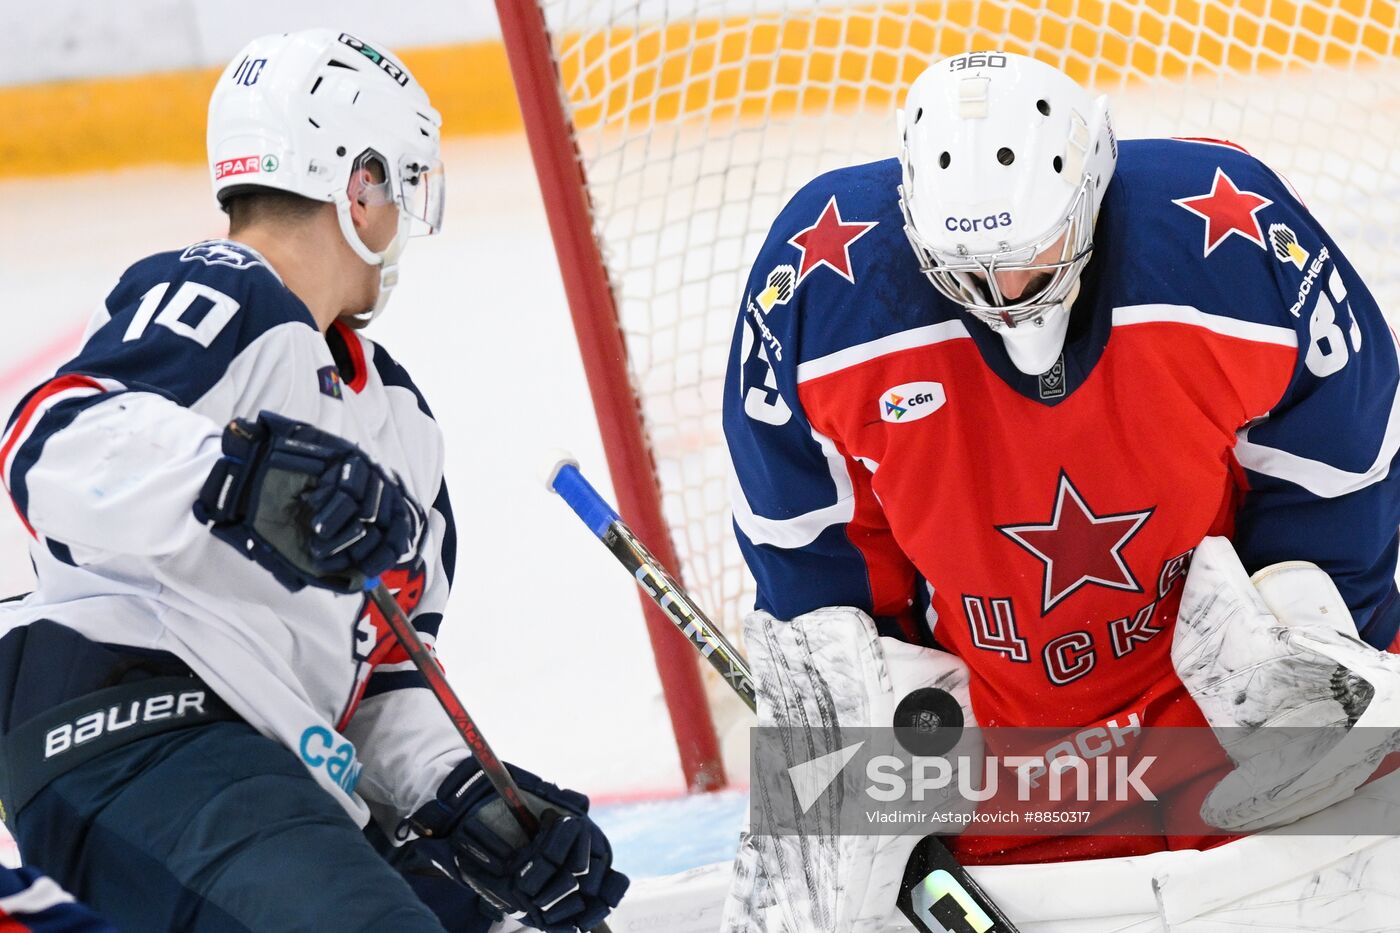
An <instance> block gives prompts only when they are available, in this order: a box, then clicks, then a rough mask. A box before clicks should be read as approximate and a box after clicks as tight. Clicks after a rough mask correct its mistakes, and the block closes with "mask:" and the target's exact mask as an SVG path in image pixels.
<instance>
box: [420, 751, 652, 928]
mask: <svg viewBox="0 0 1400 933" xmlns="http://www.w3.org/2000/svg"><path fill="white" fill-rule="evenodd" d="M506 767H507V768H509V769H510V773H511V775H512V776H513V777H514V778H515V780H516V782H517V783H518V784H519V785H520V791H521V795H522V796H523V797H524V798H525V801H526V803H528V804H529V805H530V808H531V809H532V810H534V811H535V812H536V813H537V814H539V815H540V828H539V832H537V833H536V834H535V837H534V838H533V839H528V838H526V836H525V832H524V830H522V829H521V828H520V824H519V823H518V822H516V819H515V817H514V816H513V815H512V814H511V812H510V810H509V809H508V808H507V806H506V803H505V801H504V800H502V799H501V797H500V796H499V795H498V794H497V793H496V791H495V789H494V788H493V787H492V786H491V782H490V781H488V780H487V779H486V775H485V774H483V773H482V772H481V769H480V768H479V767H478V766H477V763H476V759H474V758H468V759H466V760H465V761H463V762H462V763H461V764H459V765H458V766H457V767H456V768H454V769H453V771H452V773H451V774H449V775H448V776H447V779H446V780H445V781H443V782H442V786H441V787H440V788H439V789H438V793H437V797H436V798H435V799H434V800H432V801H430V802H429V803H427V804H425V805H424V806H422V807H420V808H419V809H418V811H417V812H416V813H414V814H413V815H412V816H411V817H409V818H408V820H407V824H408V827H409V828H411V829H412V830H413V831H414V832H416V833H418V835H420V836H424V837H427V838H436V839H446V840H447V841H448V842H449V843H450V844H451V847H452V854H453V858H454V861H455V862H456V867H457V871H458V873H459V874H460V875H461V879H462V881H464V882H465V883H466V884H468V885H470V886H471V887H472V888H473V889H474V890H475V891H476V892H477V893H478V894H480V895H481V896H482V897H483V898H484V899H485V900H487V901H488V902H489V903H491V904H493V905H495V906H496V907H497V908H498V909H499V910H501V911H502V912H503V913H506V914H509V915H511V916H512V917H514V918H515V919H517V920H519V921H520V922H521V923H524V924H528V925H529V926H532V927H535V928H536V929H540V930H545V931H546V933H573V931H574V930H589V929H592V928H593V927H595V926H597V925H598V924H599V923H601V922H602V921H603V919H604V918H605V917H607V915H608V913H609V912H610V911H611V910H612V909H613V908H614V907H616V906H617V905H618V902H619V901H621V900H622V895H623V894H624V893H625V892H626V891H627V886H628V884H629V883H630V882H629V881H628V880H627V876H626V875H624V874H622V873H621V872H618V871H614V870H613V868H612V847H611V846H609V845H608V839H607V837H606V836H604V835H603V831H602V830H601V829H600V828H599V827H598V824H597V823H594V822H593V820H591V819H590V818H589V816H588V798H587V797H585V796H584V795H583V794H580V793H578V792H576V791H572V790H564V789H562V788H559V787H556V786H555V785H553V784H550V783H548V782H547V781H544V780H541V779H540V778H538V777H536V776H535V775H533V774H531V773H530V772H528V771H526V770H524V769H523V768H517V767H515V766H514V765H507V766H506Z"/></svg>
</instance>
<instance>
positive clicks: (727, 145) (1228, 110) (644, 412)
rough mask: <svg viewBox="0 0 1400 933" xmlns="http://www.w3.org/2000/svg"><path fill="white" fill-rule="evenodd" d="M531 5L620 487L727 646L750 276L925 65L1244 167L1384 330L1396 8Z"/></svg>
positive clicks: (763, 0) (740, 606) (1396, 109)
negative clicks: (1202, 142) (1231, 148)
mask: <svg viewBox="0 0 1400 933" xmlns="http://www.w3.org/2000/svg"><path fill="white" fill-rule="evenodd" d="M526 2H527V3H530V4H534V3H536V2H538V5H539V8H540V10H541V11H542V13H543V17H542V18H543V23H544V26H545V29H546V30H547V34H548V43H549V48H550V50H551V53H552V57H553V69H554V74H553V75H552V76H551V77H550V80H551V82H552V84H553V86H554V88H555V89H556V93H557V94H558V95H559V97H560V99H561V100H562V102H563V105H564V111H565V113H566V116H567V122H568V124H569V125H570V128H571V132H572V137H573V139H572V142H573V145H574V146H575V147H576V149H577V153H578V159H579V162H580V165H581V167H582V175H583V177H584V178H585V179H586V184H587V196H588V200H589V204H590V205H591V211H592V216H591V218H590V220H589V223H590V224H591V230H592V233H593V235H594V236H595V237H596V239H597V242H598V244H599V247H600V252H601V257H602V261H603V263H604V264H605V272H606V281H607V282H608V283H609V284H610V286H611V289H612V293H613V298H614V302H615V305H616V314H617V322H618V324H617V325H615V326H620V328H621V331H622V333H623V336H624V339H625V345H626V363H627V371H628V375H629V378H630V382H631V387H632V391H633V392H634V393H635V396H636V399H637V400H639V405H637V406H636V408H635V410H636V412H637V414H638V415H639V417H640V419H641V425H642V430H643V436H644V437H645V438H646V439H647V440H648V441H649V443H650V448H651V451H652V456H653V459H654V475H649V476H638V475H623V476H617V475H614V477H613V479H614V483H615V485H617V486H618V487H619V488H621V487H623V486H624V485H626V484H636V483H642V482H647V483H650V482H656V483H659V488H660V494H661V495H660V503H661V512H662V518H663V519H664V523H665V525H666V527H667V528H668V529H669V532H670V535H671V538H672V540H673V542H674V545H675V550H676V554H677V556H678V558H679V574H680V576H681V578H682V579H683V580H684V582H685V583H686V584H687V585H688V587H689V588H690V589H691V590H692V592H693V594H694V595H695V597H696V598H697V600H698V601H699V602H700V603H701V604H702V605H704V606H706V607H708V609H709V611H710V613H711V615H713V616H714V617H715V618H716V620H717V621H719V622H720V623H721V624H722V625H723V626H724V627H725V629H726V630H728V631H729V632H731V633H732V634H735V635H737V629H738V625H739V622H740V620H741V619H742V617H743V614H744V612H745V611H746V610H747V609H748V608H749V607H750V606H751V603H752V595H753V593H752V581H751V580H750V578H749V576H748V574H747V572H746V571H745V569H744V565H743V561H742V560H741V558H740V555H739V551H738V547H737V545H736V543H735V541H734V534H733V531H732V530H731V526H730V511H729V487H730V481H729V474H730V469H729V465H728V459H727V455H726V453H725V449H724V441H723V437H722V434H721V430H720V408H721V393H722V388H723V382H724V373H725V364H726V359H727V356H728V353H729V343H730V338H731V335H732V333H733V328H734V322H735V318H736V315H737V313H738V309H739V304H740V300H741V297H742V289H743V283H744V280H745V278H746V276H747V274H748V266H749V264H750V263H751V262H752V260H753V258H754V256H755V255H756V253H757V251H758V248H759V246H760V244H761V242H762V240H763V237H764V235H765V233H766V232H767V229H768V226H769V224H770V223H771V222H772V221H773V219H774V218H775V217H776V216H777V213H778V211H779V209H780V208H781V207H782V205H783V204H784V202H785V201H786V200H787V199H788V198H789V197H790V196H791V195H792V194H793V193H794V192H795V191H796V190H797V188H799V187H800V186H801V185H802V184H803V183H805V182H806V181H808V180H810V179H811V178H812V177H813V176H815V175H816V174H818V173H820V172H822V171H825V170H827V169H831V168H835V167H837V166H841V165H847V164H853V163H857V162H864V161H870V160H874V159H881V158H888V157H890V156H894V155H896V154H897V153H898V146H897V141H896V133H895V125H894V111H895V109H896V108H897V107H898V106H900V104H901V103H902V95H903V92H904V90H905V89H906V88H907V87H908V86H909V84H910V83H911V82H912V80H913V79H914V78H915V77H916V76H917V75H918V74H919V73H920V72H921V71H922V70H923V68H924V67H926V65H927V64H929V63H930V62H932V61H935V60H937V59H939V58H942V57H944V56H948V55H952V54H955V53H959V52H966V51H972V50H986V49H1004V50H1009V51H1015V52H1021V53H1025V54H1029V55H1033V56H1035V57H1036V58H1039V59H1041V60H1043V61H1046V62H1048V63H1050V64H1053V65H1055V66H1057V67H1060V68H1062V69H1064V70H1065V71H1066V72H1068V73H1069V74H1070V75H1071V76H1072V77H1073V78H1075V79H1076V80H1078V81H1079V82H1080V83H1082V84H1084V85H1087V86H1089V87H1091V88H1093V89H1094V90H1095V91H1098V92H1103V93H1108V94H1109V95H1110V96H1111V99H1112V103H1113V107H1114V116H1115V125H1116V127H1117V129H1118V130H1119V135H1120V136H1122V137H1127V138H1131V137H1135V136H1163V135H1181V136H1205V137H1214V138H1224V139H1229V140H1231V141H1234V142H1236V143H1238V144H1240V145H1242V146H1244V147H1245V148H1247V149H1249V150H1250V151H1251V152H1253V153H1254V154H1255V155H1258V156H1259V157H1261V158H1262V159H1264V160H1265V161H1266V162H1268V163H1269V164H1270V165H1272V166H1273V167H1274V168H1275V169H1277V170H1278V171H1280V172H1281V173H1282V174H1283V175H1284V176H1285V177H1287V178H1288V179H1289V181H1291V182H1292V184H1293V185H1294V187H1295V188H1296V189H1297V190H1298V191H1299V192H1300V194H1301V196H1302V198H1303V199H1304V201H1305V202H1306V203H1307V204H1308V206H1309V207H1310V208H1311V209H1312V210H1313V212H1314V213H1315V214H1316V216H1317V217H1318V218H1319V219H1320V220H1321V222H1322V223H1323V225H1324V226H1326V227H1327V228H1328V230H1329V232H1330V233H1331V234H1332V235H1333V236H1334V237H1335V238H1336V239H1337V240H1338V241H1339V243H1340V244H1341V246H1342V247H1343V249H1345V250H1346V251H1347V254H1348V256H1349V258H1350V259H1351V260H1352V262H1353V263H1354V264H1355V265H1356V267H1357V268H1358V269H1359V270H1360V271H1361V273H1362V274H1363V276H1365V277H1366V279H1367V281H1368V283H1369V284H1370V285H1371V287H1372V289H1373V290H1374V291H1375V292H1376V293H1377V298H1378V299H1379V301H1380V303H1381V306H1382V307H1383V308H1387V309H1391V308H1400V263H1397V262H1396V261H1395V257H1396V256H1397V255H1400V251H1398V250H1397V249H1396V247H1397V245H1400V244H1398V243H1397V240H1400V192H1398V191H1397V187H1398V186H1400V67H1397V66H1400V63H1397V62H1394V61H1392V56H1393V54H1394V53H1395V52H1396V48H1397V35H1400V26H1398V25H1397V4H1396V3H1394V2H1372V0H1336V2H1321V0H1291V2H1284V0H1233V2H1231V0H1216V2H1194V0H1042V2H1034V0H1024V2H1010V0H943V2H913V3H908V2H906V3H844V4H843V3H825V2H813V0H526ZM501 3H502V9H503V19H504V8H505V6H506V5H509V4H512V0H501ZM535 18H536V19H539V18H540V17H539V15H538V14H536V17H535ZM508 39H509V35H508ZM517 77H519V76H517ZM532 145H535V146H538V145H540V142H539V140H538V139H536V138H534V134H533V133H532ZM615 404H617V405H618V406H621V407H622V408H623V409H627V410H629V412H630V410H631V409H632V407H633V405H634V403H633V400H632V399H630V398H619V399H616V400H615ZM716 691H718V688H716Z"/></svg>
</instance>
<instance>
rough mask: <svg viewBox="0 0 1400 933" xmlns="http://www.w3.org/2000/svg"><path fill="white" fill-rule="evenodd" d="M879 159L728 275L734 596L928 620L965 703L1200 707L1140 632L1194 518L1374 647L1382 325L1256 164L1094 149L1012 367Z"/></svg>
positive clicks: (1070, 843) (1185, 545) (1186, 721)
mask: <svg viewBox="0 0 1400 933" xmlns="http://www.w3.org/2000/svg"><path fill="white" fill-rule="evenodd" d="M899 179H900V169H899V164H898V163H897V162H896V161H894V160H890V161H887V162H879V163H874V164H871V165H864V166H857V167H853V168H849V169H843V170H840V171H836V172H833V173H830V174H827V175H824V176H822V177H820V178H818V179H816V180H815V181H813V182H812V183H811V184H809V185H808V186H807V187H806V188H805V189H804V190H803V191H802V192H800V193H799V194H798V195H797V196H796V197H795V198H794V199H793V200H792V201H791V202H790V203H789V205H788V206H787V207H786V208H785V209H784V211H783V212H782V214H781V216H780V217H779V218H778V220H777V222H776V223H775V225H774V227H773V229H772V232H771V233H770V235H769V237H768V240H767V243H766V244H765V246H764V248H763V250H762V252H761V253H760V255H759V257H758V260H757V262H756V264H755V266H754V269H753V272H752V275H751V278H750V280H749V285H748V292H747V294H746V295H745V306H744V308H743V309H742V310H741V313H740V315H739V321H738V325H737V329H736V334H735V338H734V344H733V356H732V358H731V367H730V371H729V377H728V382H727V384H726V388H725V413H724V418H725V421H724V424H725V433H726V437H727V440H728V444H729V447H730V451H731V455H732V458H733V462H734V468H735V472H736V475H737V479H738V489H737V491H736V495H735V502H734V511H735V524H736V529H737V532H738V535H739V540H740V544H741V547H742V548H743V551H744V554H745V557H746V559H747V561H748V563H749V566H750V568H751V569H752V570H753V573H754V575H755V577H756V578H757V581H758V606H759V608H761V609H765V610H767V611H769V612H771V613H772V614H773V615H775V616H777V617H778V618H781V619H791V618H793V617H794V616H796V615H799V614H801V613H803V612H807V611H809V610H812V609H816V608H818V607H822V606H836V605H845V606H855V607H858V608H861V609H863V610H865V611H866V612H868V613H870V614H871V615H873V616H875V617H876V620H877V623H878V625H879V626H880V628H881V631H882V633H884V634H886V635H893V636H896V637H900V638H904V639H907V640H916V641H922V642H925V643H934V642H936V643H937V644H938V645H939V646H940V647H942V648H944V649H946V650H948V651H951V652H954V653H955V654H957V655H959V656H960V657H961V658H962V659H963V660H964V661H965V662H966V663H967V665H968V666H969V668H970V669H971V695H972V704H973V710H974V713H975V714H976V717H977V720H978V722H979V723H980V724H981V725H983V726H1084V727H1088V726H1095V725H1105V724H1110V725H1114V726H1117V727H1119V728H1130V727H1133V726H1138V725H1140V726H1169V725H1187V726H1199V725H1203V720H1202V719H1201V716H1200V713H1199V711H1198V710H1197V708H1196V706H1195V704H1194V703H1193V702H1192V701H1191V699H1190V697H1189V695H1187V693H1186V691H1185V689H1184V688H1183V686H1182V684H1181V682H1180V681H1179V680H1178V678H1177V676H1176V674H1175V672H1174V670H1173V668H1172V662H1171V657H1170V649H1171V641H1172V629H1173V626H1174V624H1175V619H1176V614H1177V607H1178V603H1179V601H1180V597H1181V589H1182V580H1183V577H1184V575H1185V572H1186V569H1187V567H1188V565H1189V559H1190V555H1191V552H1192V549H1193V548H1194V547H1195V546H1196V545H1197V544H1199V542H1200V541H1201V539H1202V538H1203V537H1205V536H1207V535H1225V536H1228V537H1230V538H1231V539H1232V540H1233V541H1234V543H1235V546H1236V549H1237V550H1238V551H1239V553H1240V555H1241V558H1242V559H1243V561H1244V563H1245V565H1246V567H1247V568H1248V569H1249V570H1250V571H1254V570H1257V569H1259V568H1260V567H1263V566H1266V565H1268V564H1271V563H1275V562H1278V561H1283V560H1309V561H1313V562H1314V563H1316V564H1318V565H1320V566H1321V567H1322V568H1323V569H1324V570H1326V571H1327V572H1328V573H1329V574H1330V575H1331V577H1332V579H1333V580H1334V581H1336V583H1337V586H1338V588H1339V589H1340V591H1341V593H1342V594H1343V596H1344V597H1345V598H1346V600H1347V602H1348V604H1349V606H1350V608H1351V610H1352V613H1353V617H1354V619H1355V622H1356V625H1357V628H1358V630H1359V632H1360V634H1361V636H1362V637H1363V638H1364V639H1366V640H1367V641H1368V642H1369V643H1371V644H1372V645H1375V646H1377V647H1384V646H1387V645H1389V644H1390V643H1391V641H1392V639H1394V638H1395V634H1396V629H1397V626H1400V604H1397V601H1396V587H1395V583H1394V573H1395V568H1396V552H1397V533H1396V532H1397V527H1398V526H1400V479H1398V478H1397V476H1396V474H1395V472H1394V471H1393V470H1392V461H1393V460H1394V458H1395V456H1396V451H1397V448H1400V398H1397V363H1396V345H1395V341H1394V339H1393V338H1392V335H1391V332H1390V329H1389V328H1388V326H1387V324H1386V322H1385V320H1384V318H1383V317H1382V315H1381V313H1380V311H1379V310H1378V308H1377V307H1376V304H1375V301H1374V300H1373V299H1372V297H1371V296H1370V294H1369V293H1368V292H1367V290H1366V287H1365V285H1364V284H1363V283H1362V281H1361V279H1360V278H1359V277H1358V276H1357V274H1356V272H1355V271H1354V270H1353V269H1352V267H1351V266H1350V265H1349V264H1348V263H1347V261H1346V259H1345V258H1344V257H1343V255H1342V254H1341V251H1340V250H1339V249H1338V247H1337V245H1336V243H1335V242H1334V241H1333V240H1332V239H1331V238H1330V237H1328V235H1327V234H1326V233H1325V232H1324V231H1323V230H1322V229H1321V228H1320V227H1319V225H1318V224H1317V222H1316V221H1314V220H1313V218H1312V217H1311V216H1310V215H1309V214H1308V212H1307V211H1306V209H1305V208H1304V207H1303V206H1302V205H1301V204H1300V203H1299V201H1298V200H1297V199H1296V198H1295V196H1294V195H1293V194H1292V193H1291V192H1290V190H1289V189H1288V187H1287V186H1286V185H1285V184H1284V183H1283V182H1282V181H1280V179H1279V178H1278V177H1277V176H1276V175H1274V174H1273V173H1272V172H1271V171H1270V170H1269V169H1268V168H1266V167H1265V166H1263V165H1262V164H1260V163H1259V162H1258V161H1256V160H1255V159H1253V158H1252V157H1250V156H1248V155H1247V154H1245V153H1243V152H1241V151H1239V150H1237V149H1235V148H1233V147H1229V146H1225V145H1218V144H1210V143H1204V142H1190V141H1178V140H1140V141H1127V142H1124V143H1123V144H1122V147H1121V155H1120V157H1119V161H1118V167H1117V172H1116V174H1115V176H1114V178H1113V181H1112V183H1111V185H1110V187H1109V189H1108V191H1107V194H1106V196H1105V199H1104V202H1103V206H1102V210H1101V213H1100V216H1099V219H1098V223H1097V226H1096V232H1095V237H1094V254H1093V258H1092V260H1091V261H1090V263H1089V265H1088V267H1087V269H1086V272H1085V274H1084V278H1083V281H1082V289H1081V291H1080V293H1079V296H1078V298H1077V300H1076V301H1075V303H1074V305H1073V308H1072V310H1071V318H1070V320H1071V323H1070V333H1069V336H1068V338H1067V340H1066V344H1065V347H1064V352H1063V355H1062V356H1061V358H1060V361H1059V362H1058V363H1057V364H1056V366H1055V367H1054V368H1053V369H1051V370H1050V371H1049V372H1048V373H1045V374H1044V375H1041V376H1039V377H1036V376H1027V375H1024V374H1022V373H1021V372H1019V371H1018V370H1017V369H1016V368H1015V366H1014V365H1013V364H1012V363H1011V361H1010V359H1009V358H1008V356H1007V354H1006V351H1005V349H1004V347H1003V345H1002V341H1001V338H1000V337H998V336H997V335H996V334H994V333H993V332H992V331H991V330H989V329H988V328H987V327H986V326H985V325H983V324H982V323H980V322H978V321H976V320H975V319H973V318H971V317H970V316H968V315H967V314H965V313H964V312H963V311H962V310H961V309H959V308H958V307H956V306H954V305H953V304H951V303H950V302H949V301H947V300H946V299H944V298H943V297H942V296H941V295H940V294H939V293H938V292H937V291H936V290H935V289H934V288H933V286H932V285H931V284H930V283H929V282H928V281H927V280H926V279H925V278H924V276H923V275H922V273H921V272H920V269H919V265H918V262H917V260H916V258H915V255H914V253H913V252H912V250H911V249H910V247H909V244H908V242H907V241H906V238H905V234H904V231H903V225H904V220H903V217H902V215H901V212H900V208H899V204H898V200H897V199H898V194H897V190H896V188H897V185H898V184H899ZM1203 780H1204V779H1203ZM1210 783H1213V779H1211V781H1210ZM1208 789H1209V783H1206V784H1205V786H1204V787H1201V788H1190V787H1185V786H1183V787H1182V793H1183V794H1185V795H1187V796H1188V797H1190V796H1193V795H1198V794H1199V793H1204V791H1205V790H1208ZM1022 843H1024V844H1022ZM1200 843H1201V840H1198V839H1196V840H1193V839H1189V838H1181V837H1175V836H1174V834H1173V833H1172V831H1171V828H1170V827H1169V826H1163V827H1162V832H1161V834H1160V836H1155V837H1154V836H1137V837H1132V838H1127V837H1124V838H1114V839H1108V838H1089V837H1085V838H1081V839H1062V840H1045V839H1041V840H1037V841H1035V842H1033V843H1032V842H1030V841H1021V842H1018V843H1014V844H1013V843H1011V842H1010V840H1006V839H994V838H982V839H971V838H969V839H964V840H962V841H961V842H960V843H959V845H960V846H961V848H962V850H963V851H962V853H961V854H963V855H964V856H965V857H969V860H970V861H974V862H975V861H978V860H982V861H1029V860H1040V859H1050V858H1083V857H1092V856H1117V855H1126V854H1132V853H1134V852H1144V851H1152V850H1156V849H1162V848H1173V847H1179V846H1184V845H1197V844H1200Z"/></svg>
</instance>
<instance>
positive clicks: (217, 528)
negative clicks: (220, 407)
mask: <svg viewBox="0 0 1400 933" xmlns="http://www.w3.org/2000/svg"><path fill="white" fill-rule="evenodd" d="M223 452H224V456H223V458H222V459H221V460H219V461H218V462H217V463H216V464H214V468H213V470H211V471H210V473H209V478H208V479H207V480H205V482H204V488H203V489H201V490H200V492H199V497H198V499H197V500H196V501H195V504H194V514H195V517H196V518H198V519H199V520H200V521H201V522H212V523H213V524H212V526H211V529H210V530H211V531H213V533H214V534H215V536H217V537H219V538H221V539H222V540H224V541H227V542H228V543H229V544H231V545H233V546H234V547H235V548H237V549H238V550H239V551H240V552H242V553H243V555H244V556H246V557H248V558H249V559H251V560H255V561H257V562H258V563H259V564H261V565H262V566H263V567H265V568H266V569H267V570H269V571H270V572H271V573H272V575H273V576H274V577H276V578H277V580H278V581H279V582H280V583H281V584H282V585H283V586H285V587H286V588H287V589H289V590H291V591H292V592H296V591H297V590H300V589H301V588H302V587H303V586H306V585H308V584H309V585H311V586H319V587H323V588H325V589H329V590H335V591H336V592H342V593H350V592H356V591H358V590H359V588H360V585H361V583H362V581H363V580H364V578H367V577H376V576H378V575H379V574H381V573H383V572H384V571H386V570H388V569H389V568H391V567H394V566H396V565H398V564H401V563H404V562H406V561H408V560H411V559H412V558H413V557H414V556H416V554H417V552H418V543H419V540H420V538H421V537H422V532H423V524H424V521H423V510H422V509H421V508H420V507H419V506H418V503H416V502H414V501H413V497H411V496H410V495H409V494H408V493H407V492H406V491H405V490H404V488H403V486H402V484H400V483H399V482H398V481H397V480H396V479H394V478H391V477H390V476H389V475H388V474H387V473H385V472H384V470H383V469H382V468H381V467H380V466H378V465H377V464H376V463H375V462H374V461H373V460H371V459H370V458H369V457H368V456H367V455H366V454H365V452H364V451H362V450H360V448H358V447H356V446H355V445H354V444H352V443H350V442H349V441H347V440H345V439H344V438H340V437H336V436H335V435H334V434H330V433H327V432H325V431H321V430H319V429H317V428H314V427H312V426H311V425H309V424H305V423H303V422H300V421H293V420H291V419H290V418H284V417H282V416H281V415H276V414H273V413H272V412H267V411H264V412H261V413H260V414H259V415H258V419H257V421H246V420H244V419H242V418H238V419H235V420H234V421H232V422H230V423H229V425H228V427H227V428H225V429H224V436H223Z"/></svg>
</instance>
